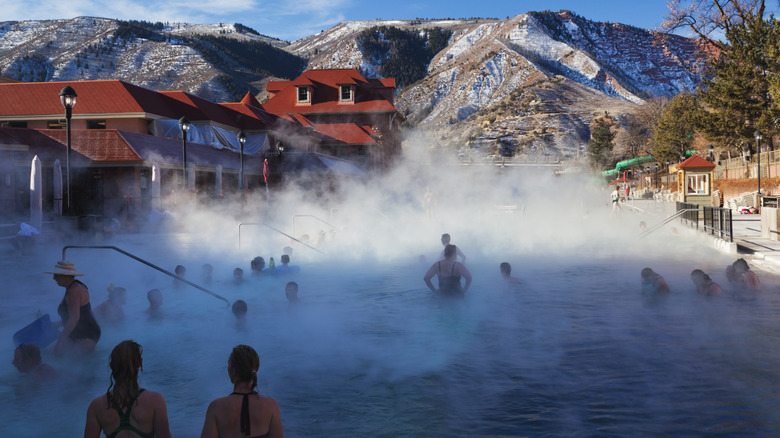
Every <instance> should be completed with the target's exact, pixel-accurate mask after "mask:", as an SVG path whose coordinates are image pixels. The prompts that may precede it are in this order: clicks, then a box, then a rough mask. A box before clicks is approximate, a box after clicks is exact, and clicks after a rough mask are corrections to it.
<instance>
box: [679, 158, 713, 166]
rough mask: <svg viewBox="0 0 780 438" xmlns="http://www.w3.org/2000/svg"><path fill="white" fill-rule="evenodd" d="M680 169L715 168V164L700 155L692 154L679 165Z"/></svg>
mask: <svg viewBox="0 0 780 438" xmlns="http://www.w3.org/2000/svg"><path fill="white" fill-rule="evenodd" d="M677 168H678V169H714V168H715V165H714V164H713V163H710V162H709V161H707V160H705V159H704V158H702V157H700V156H698V155H691V156H690V157H688V159H687V160H685V161H683V162H682V163H680V164H678V165H677Z"/></svg>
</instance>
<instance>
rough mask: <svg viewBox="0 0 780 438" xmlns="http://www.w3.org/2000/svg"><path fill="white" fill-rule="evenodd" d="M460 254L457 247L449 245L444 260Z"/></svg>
mask: <svg viewBox="0 0 780 438" xmlns="http://www.w3.org/2000/svg"><path fill="white" fill-rule="evenodd" d="M457 253H458V248H457V247H455V245H447V246H445V247H444V258H445V259H448V258H450V257H452V256H454V255H455V254H457Z"/></svg>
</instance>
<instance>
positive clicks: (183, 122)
mask: <svg viewBox="0 0 780 438" xmlns="http://www.w3.org/2000/svg"><path fill="white" fill-rule="evenodd" d="M179 129H181V148H182V163H181V176H182V181H183V182H184V190H187V187H189V186H188V184H187V131H189V130H190V121H189V119H187V117H182V118H180V119H179Z"/></svg>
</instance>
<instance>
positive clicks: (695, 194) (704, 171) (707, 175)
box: [677, 155, 715, 206]
mask: <svg viewBox="0 0 780 438" xmlns="http://www.w3.org/2000/svg"><path fill="white" fill-rule="evenodd" d="M713 169H715V164H713V163H710V162H709V161H707V160H705V159H704V158H702V157H700V156H698V155H691V156H690V157H688V159H686V160H685V161H683V162H682V163H680V164H678V165H677V176H678V178H677V181H678V183H677V184H678V191H679V193H681V196H682V201H683V202H691V203H694V204H698V205H706V206H711V205H712V178H713V175H712V174H713Z"/></svg>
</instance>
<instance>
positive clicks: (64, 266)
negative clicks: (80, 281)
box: [44, 260, 84, 277]
mask: <svg viewBox="0 0 780 438" xmlns="http://www.w3.org/2000/svg"><path fill="white" fill-rule="evenodd" d="M44 274H54V275H69V276H71V277H78V276H81V275H84V274H82V273H80V272H79V271H77V270H76V267H75V266H73V263H72V262H66V261H65V260H60V261H59V262H57V265H56V266H55V267H54V270H53V271H52V272H44Z"/></svg>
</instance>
